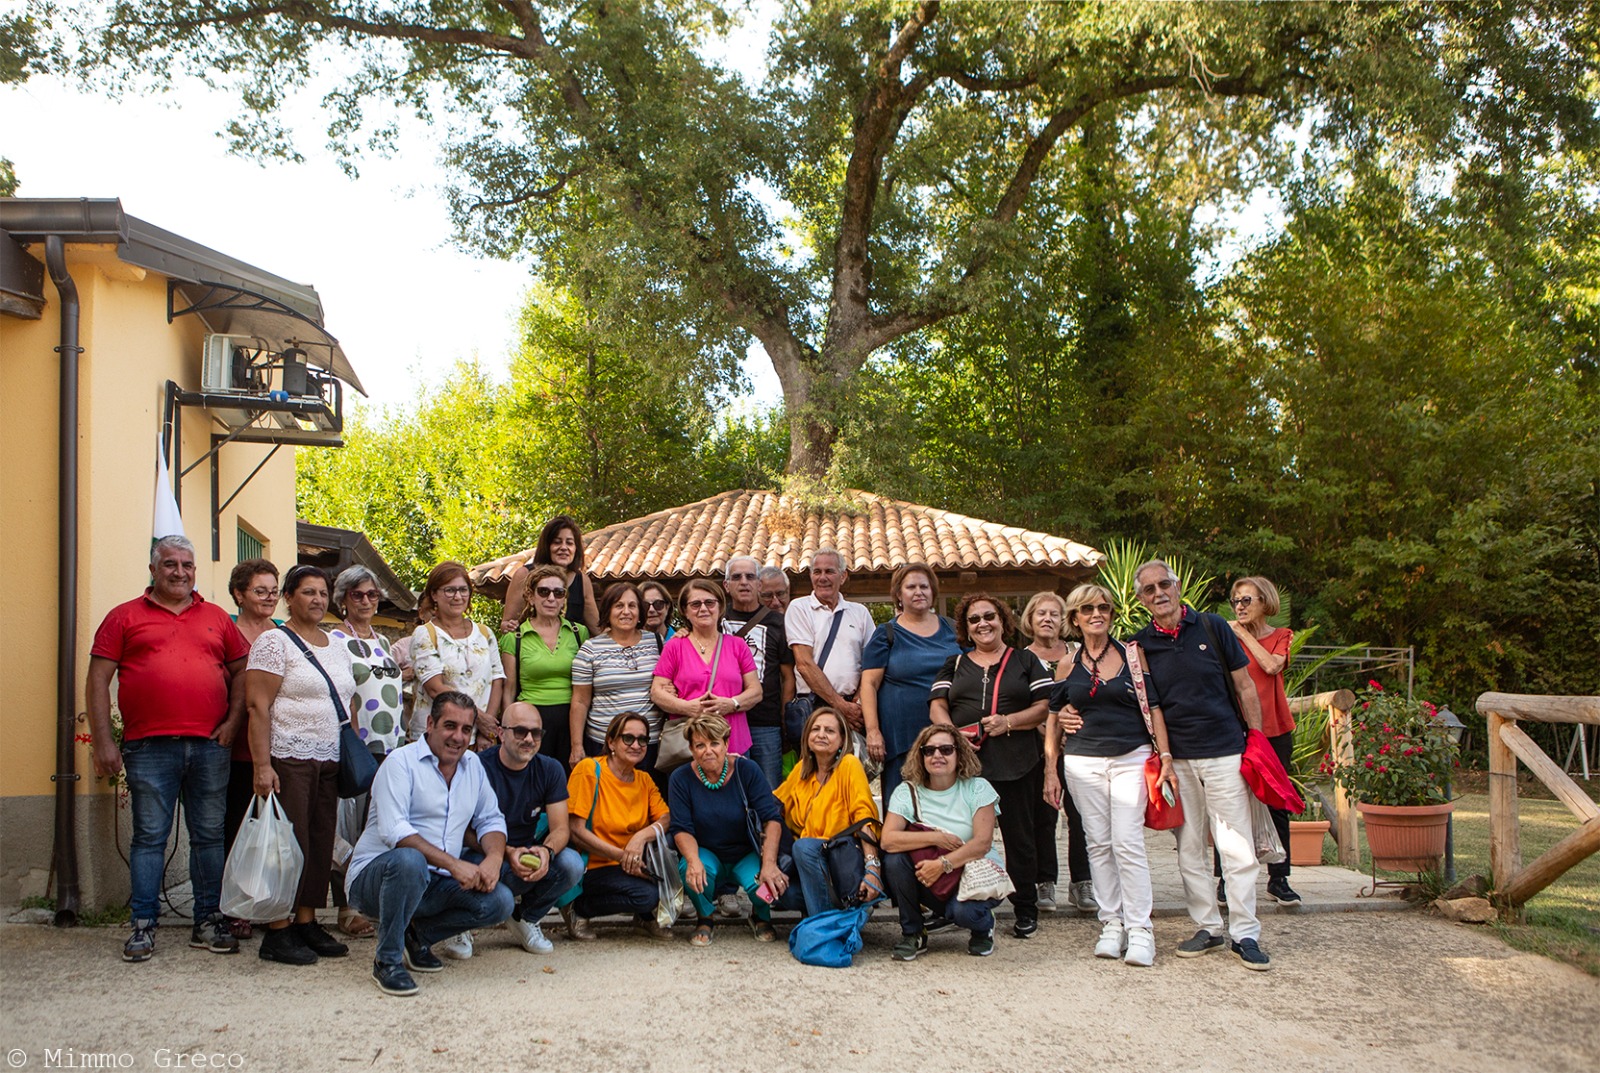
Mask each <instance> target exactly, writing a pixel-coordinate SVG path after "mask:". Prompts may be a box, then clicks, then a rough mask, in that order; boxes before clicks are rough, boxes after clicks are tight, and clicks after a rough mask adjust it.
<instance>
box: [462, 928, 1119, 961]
mask: <svg viewBox="0 0 1600 1073" xmlns="http://www.w3.org/2000/svg"><path fill="white" fill-rule="evenodd" d="M434 945H435V946H438V945H439V944H437V943H435V944H434ZM1127 947H1128V933H1127V932H1126V931H1124V930H1123V927H1122V925H1121V924H1107V925H1106V926H1105V927H1103V928H1101V929H1100V941H1099V942H1097V943H1095V944H1094V956H1095V957H1097V958H1119V957H1121V956H1122V952H1123V951H1124V950H1126V949H1127Z"/></svg>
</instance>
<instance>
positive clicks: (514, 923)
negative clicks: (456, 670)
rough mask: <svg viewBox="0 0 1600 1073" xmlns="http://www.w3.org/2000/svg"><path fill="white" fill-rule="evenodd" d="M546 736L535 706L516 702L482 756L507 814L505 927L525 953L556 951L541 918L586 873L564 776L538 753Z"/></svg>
mask: <svg viewBox="0 0 1600 1073" xmlns="http://www.w3.org/2000/svg"><path fill="white" fill-rule="evenodd" d="M543 741H544V723H543V720H542V719H541V718H540V715H539V709H537V708H535V707H534V706H533V705H531V704H529V703H527V702H526V701H515V702H513V703H512V704H510V705H509V706H507V708H506V710H505V714H504V715H503V716H502V717H501V719H500V744H499V745H497V746H495V747H494V748H492V749H488V750H486V751H484V752H483V753H482V754H480V758H481V759H482V760H483V773H484V774H485V775H487V776H488V777H489V784H490V785H491V786H493V787H494V794H495V797H496V798H497V799H498V800H499V802H500V811H501V812H502V813H504V814H505V818H506V854H505V863H504V864H503V865H501V868H500V882H501V883H503V884H504V885H505V886H506V887H507V888H509V889H510V891H511V893H512V894H514V895H516V897H517V907H516V909H514V910H512V913H511V919H510V920H508V921H506V927H507V928H509V929H510V930H511V934H513V935H515V936H516V937H517V941H518V942H519V943H521V944H522V948H523V949H524V950H526V951H527V952H528V953H530V954H548V953H550V951H552V950H554V949H555V947H554V946H553V945H551V942H550V940H549V939H546V938H545V936H544V932H543V931H542V930H541V929H540V927H539V921H541V920H543V919H544V915H545V914H546V913H548V912H549V911H550V910H551V909H553V908H554V907H555V904H556V902H557V901H559V900H560V899H561V896H562V895H563V894H565V893H567V891H569V890H571V889H572V888H573V887H576V886H577V885H578V880H580V879H582V878H583V858H582V857H580V856H578V852H577V851H576V850H574V849H571V848H569V847H568V846H567V775H566V772H565V771H564V770H563V769H562V767H561V765H560V764H558V763H556V762H555V760H553V759H552V758H550V757H548V756H545V755H544V754H543V753H541V752H540V751H539V747H540V745H541V744H542V743H543ZM479 855H480V856H481V853H480V854H479ZM467 859H468V860H472V859H473V854H472V853H468V854H467ZM529 860H532V861H533V863H532V864H530V863H528V861H529Z"/></svg>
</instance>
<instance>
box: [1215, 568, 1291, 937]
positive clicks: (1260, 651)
mask: <svg viewBox="0 0 1600 1073" xmlns="http://www.w3.org/2000/svg"><path fill="white" fill-rule="evenodd" d="M1228 602H1229V603H1230V604H1232V605H1233V622H1232V623H1230V625H1232V626H1233V632H1234V634H1235V635H1236V636H1237V637H1238V638H1239V643H1240V644H1242V645H1243V646H1244V651H1245V655H1247V656H1249V657H1250V681H1251V682H1253V683H1254V684H1255V687H1256V696H1257V697H1258V698H1260V700H1261V730H1262V732H1263V733H1264V734H1266V736H1267V740H1268V741H1270V742H1271V743H1272V749H1273V751H1274V752H1276V753H1277V754H1278V759H1279V760H1281V761H1283V767H1284V770H1286V771H1287V770H1288V768H1289V758H1290V756H1291V754H1292V753H1293V752H1294V716H1292V715H1290V714H1289V698H1288V697H1287V696H1286V695H1285V694H1284V688H1283V672H1284V671H1286V670H1288V669H1289V645H1290V643H1291V642H1292V641H1293V640H1294V633H1293V632H1292V631H1291V630H1290V629H1289V627H1287V626H1273V625H1271V624H1270V623H1268V622H1267V619H1268V617H1270V616H1272V615H1276V614H1277V613H1278V609H1279V607H1280V606H1281V603H1280V601H1279V599H1278V587H1277V586H1276V585H1274V584H1273V583H1272V582H1270V581H1268V580H1267V579H1266V578H1264V577H1242V578H1240V579H1239V580H1238V581H1235V582H1234V583H1233V592H1232V594H1231V595H1230V596H1229V598H1228ZM1272 823H1273V826H1274V827H1276V828H1277V829H1278V837H1279V838H1280V839H1282V840H1283V844H1284V845H1285V846H1287V845H1288V844H1289V814H1288V813H1287V812H1285V811H1283V810H1282V809H1276V808H1275V809H1273V810H1272ZM1267 893H1268V894H1270V895H1272V897H1273V898H1274V899H1275V900H1276V901H1277V902H1278V903H1279V904H1280V905H1299V904H1300V895H1298V894H1296V893H1295V892H1294V888H1293V887H1291V886H1289V860H1288V858H1287V857H1286V858H1284V860H1283V861H1282V862H1281V863H1279V864H1269V865H1267Z"/></svg>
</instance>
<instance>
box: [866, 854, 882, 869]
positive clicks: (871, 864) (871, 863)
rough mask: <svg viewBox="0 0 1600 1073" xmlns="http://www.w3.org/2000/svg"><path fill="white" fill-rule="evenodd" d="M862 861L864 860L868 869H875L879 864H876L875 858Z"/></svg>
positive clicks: (876, 859)
mask: <svg viewBox="0 0 1600 1073" xmlns="http://www.w3.org/2000/svg"><path fill="white" fill-rule="evenodd" d="M864 859H865V861H866V863H867V867H868V868H876V867H877V866H878V863H879V862H878V858H876V857H867V858H864Z"/></svg>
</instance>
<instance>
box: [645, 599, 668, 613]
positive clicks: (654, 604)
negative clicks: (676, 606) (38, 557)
mask: <svg viewBox="0 0 1600 1073" xmlns="http://www.w3.org/2000/svg"><path fill="white" fill-rule="evenodd" d="M644 606H645V610H646V611H665V610H666V609H667V608H668V607H670V606H671V605H670V604H669V603H668V602H667V601H666V600H646V601H645V602H644Z"/></svg>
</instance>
